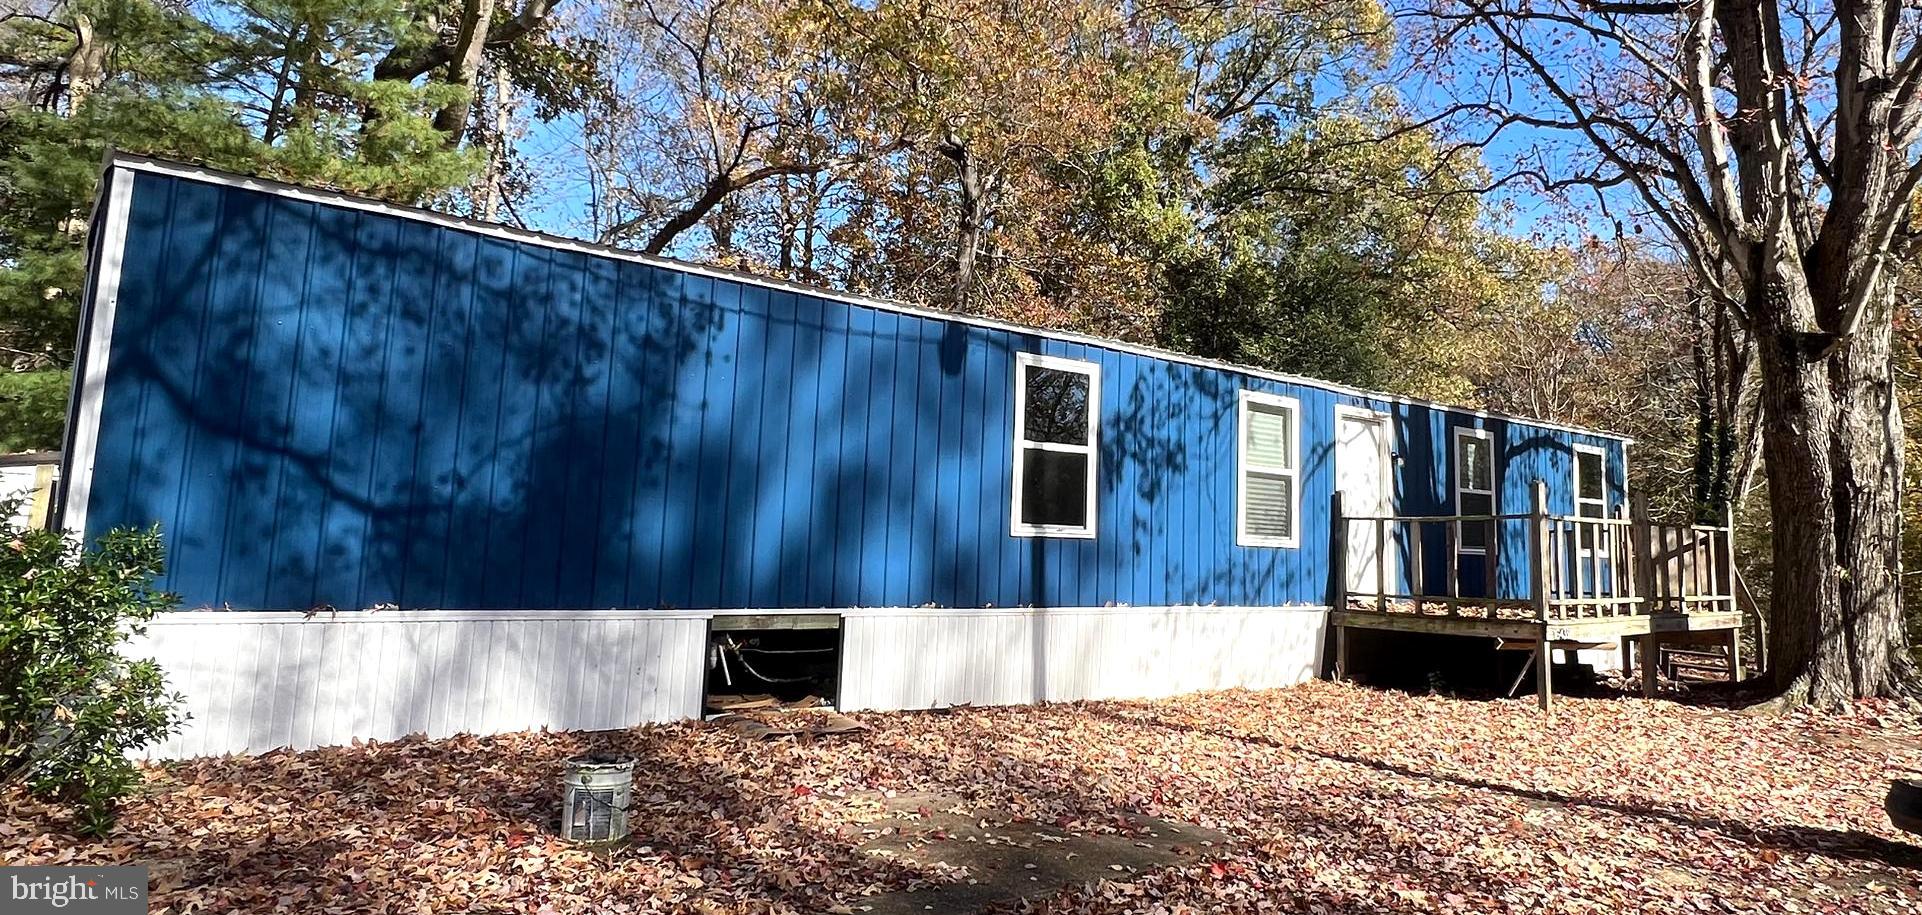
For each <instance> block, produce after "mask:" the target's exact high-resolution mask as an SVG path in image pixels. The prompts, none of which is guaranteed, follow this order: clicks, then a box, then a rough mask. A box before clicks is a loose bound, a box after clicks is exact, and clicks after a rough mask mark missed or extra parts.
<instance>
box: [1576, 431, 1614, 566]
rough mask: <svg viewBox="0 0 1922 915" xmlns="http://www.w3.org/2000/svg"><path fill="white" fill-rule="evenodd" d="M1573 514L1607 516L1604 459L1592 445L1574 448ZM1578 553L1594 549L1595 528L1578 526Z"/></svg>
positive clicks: (1606, 485)
mask: <svg viewBox="0 0 1922 915" xmlns="http://www.w3.org/2000/svg"><path fill="white" fill-rule="evenodd" d="M1575 514H1576V516H1578V517H1582V518H1606V517H1608V456H1607V455H1606V454H1604V453H1603V452H1602V449H1600V448H1596V447H1594V446H1592V445H1576V446H1575ZM1581 548H1582V551H1583V552H1588V551H1591V550H1593V549H1595V529H1594V526H1592V525H1583V527H1582V546H1581Z"/></svg>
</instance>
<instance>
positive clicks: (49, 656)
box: [0, 506, 183, 835]
mask: <svg viewBox="0 0 1922 915" xmlns="http://www.w3.org/2000/svg"><path fill="white" fill-rule="evenodd" d="M10 514H11V509H10V507H7V506H0V518H5V517H7V516H9V515H10ZM163 556H164V550H163V548H162V546H161V542H160V532H159V530H158V529H157V528H156V529H151V530H144V531H141V530H116V531H112V532H110V533H108V534H107V535H106V536H104V537H101V538H100V541H99V544H98V545H97V546H94V547H87V548H82V547H81V546H79V545H78V544H76V543H74V542H73V541H72V540H71V539H69V538H67V537H64V536H62V535H60V534H57V533H53V532H50V531H38V530H18V529H14V528H12V526H11V525H10V524H9V523H7V522H4V521H0V783H13V782H23V783H24V784H25V785H26V787H27V789H28V790H29V791H32V792H33V793H35V794H37V795H40V796H42V797H46V798H49V799H52V800H54V801H57V802H62V803H70V804H72V805H74V808H75V815H76V822H77V823H78V825H79V828H80V830H81V831H82V832H85V833H90V834H94V835H99V834H102V833H104V832H106V830H107V829H108V828H109V827H110V826H112V825H113V815H114V811H115V809H116V807H117V806H118V804H119V801H120V800H121V799H122V798H123V797H125V796H126V795H127V794H128V793H129V792H131V791H132V790H133V789H134V788H135V787H137V786H138V785H139V783H140V772H139V770H138V769H137V768H136V767H135V766H134V764H133V762H132V761H131V760H130V759H129V758H128V754H129V753H130V752H131V751H133V750H137V749H139V748H141V747H143V746H146V745H147V744H149V743H152V742H153V741H156V740H159V739H161V738H164V737H166V736H167V735H169V734H172V733H173V732H174V731H175V730H177V729H178V728H179V727H180V723H181V721H182V720H183V715H182V714H181V713H180V712H179V711H178V707H179V704H180V697H179V696H177V695H169V694H168V693H167V692H166V684H165V682H164V680H163V679H162V677H161V673H160V668H159V667H158V666H157V665H155V664H154V663H153V662H152V661H130V660H128V659H127V658H126V657H125V656H124V655H122V653H121V648H122V646H123V645H124V643H125V642H126V641H127V639H128V638H129V637H130V636H133V635H137V634H139V633H141V632H142V631H143V624H145V623H146V622H147V621H148V620H151V619H152V618H153V616H154V614H156V613H160V612H163V611H166V610H169V609H172V607H173V606H174V605H175V604H176V602H177V599H176V598H175V597H174V596H173V595H171V594H168V593H166V592H163V591H160V590H158V589H157V588H156V587H155V586H154V578H155V576H156V575H158V574H159V573H160V572H161V570H162V568H163V563H164V559H163Z"/></svg>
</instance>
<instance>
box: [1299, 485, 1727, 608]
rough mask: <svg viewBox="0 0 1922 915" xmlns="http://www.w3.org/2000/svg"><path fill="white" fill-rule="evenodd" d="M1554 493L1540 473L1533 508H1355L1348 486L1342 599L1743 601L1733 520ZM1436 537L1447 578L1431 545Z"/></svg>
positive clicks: (1476, 604)
mask: <svg viewBox="0 0 1922 915" xmlns="http://www.w3.org/2000/svg"><path fill="white" fill-rule="evenodd" d="M1547 501H1548V492H1547V486H1546V485H1545V484H1542V483H1540V482H1537V483H1536V484H1535V491H1534V503H1535V504H1534V507H1533V510H1531V511H1530V512H1529V513H1528V514H1508V515H1395V516H1385V517H1365V516H1364V517H1355V516H1348V515H1344V514H1343V513H1342V510H1341V497H1340V494H1336V496H1335V503H1334V522H1335V523H1334V526H1333V531H1334V536H1333V542H1332V543H1331V544H1330V550H1331V552H1330V557H1331V562H1330V566H1331V575H1332V582H1331V586H1332V587H1331V590H1332V591H1334V592H1335V594H1336V596H1337V598H1338V599H1339V601H1340V603H1339V604H1338V606H1343V607H1346V608H1348V609H1354V610H1372V611H1375V612H1379V613H1411V614H1421V615H1426V616H1442V617H1472V618H1480V619H1504V620H1520V621H1532V622H1563V621H1569V620H1582V619H1603V618H1615V617H1627V616H1637V615H1643V614H1652V613H1695V612H1703V611H1735V610H1737V609H1738V608H1737V606H1736V602H1735V572H1734V556H1733V553H1732V551H1731V548H1730V544H1731V528H1730V526H1729V524H1728V523H1727V522H1726V521H1724V523H1722V524H1719V525H1704V524H1659V523H1655V522H1653V521H1651V520H1649V518H1648V512H1647V508H1646V505H1645V503H1644V502H1643V501H1642V500H1641V499H1640V497H1637V498H1635V499H1634V500H1632V502H1631V505H1632V507H1631V509H1630V511H1629V512H1628V513H1626V514H1625V515H1624V514H1622V513H1620V512H1618V513H1617V515H1616V516H1615V517H1602V518H1597V517H1587V516H1574V515H1551V514H1549V513H1548V511H1547ZM1477 527H1479V528H1480V529H1481V534H1480V535H1479V536H1477V537H1475V538H1473V539H1474V540H1478V541H1479V542H1480V543H1481V544H1482V545H1483V548H1482V549H1481V551H1480V552H1475V551H1472V550H1471V551H1468V552H1464V551H1463V550H1462V549H1460V548H1458V547H1459V545H1460V544H1462V543H1463V542H1464V540H1463V538H1462V532H1463V531H1464V530H1474V529H1475V528H1477ZM1438 530H1439V531H1440V534H1439V535H1437V534H1436V533H1435V532H1436V531H1438ZM1436 541H1439V547H1440V549H1441V550H1442V561H1441V563H1440V571H1441V574H1440V575H1439V578H1440V580H1439V581H1436V580H1435V579H1436V578H1437V577H1438V576H1436V575H1435V574H1432V572H1433V569H1432V568H1431V564H1430V562H1429V561H1428V556H1427V555H1426V554H1427V551H1428V550H1430V549H1432V548H1434V547H1435V546H1436V545H1437V544H1436ZM1517 553H1519V554H1520V555H1521V556H1523V557H1526V559H1527V561H1525V562H1522V563H1520V564H1519V566H1517V564H1515V563H1512V562H1510V561H1509V560H1510V558H1511V557H1512V556H1514V555H1515V554H1517ZM1357 560H1359V566H1358V565H1356V562H1357ZM1465 573H1467V574H1465ZM1467 579H1472V580H1473V584H1472V586H1465V584H1464V582H1465V580H1467Z"/></svg>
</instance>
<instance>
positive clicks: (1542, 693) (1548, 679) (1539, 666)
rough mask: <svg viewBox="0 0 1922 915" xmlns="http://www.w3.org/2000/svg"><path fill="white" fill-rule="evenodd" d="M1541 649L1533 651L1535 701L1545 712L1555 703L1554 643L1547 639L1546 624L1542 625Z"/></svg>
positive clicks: (1538, 643)
mask: <svg viewBox="0 0 1922 915" xmlns="http://www.w3.org/2000/svg"><path fill="white" fill-rule="evenodd" d="M1536 644H1537V645H1538V646H1540V648H1541V650H1540V651H1537V652H1535V701H1536V702H1538V703H1540V705H1541V707H1542V711H1544V712H1546V711H1548V710H1549V708H1550V707H1552V706H1553V705H1554V704H1555V687H1554V685H1553V681H1554V670H1555V643H1553V642H1550V641H1549V640H1548V626H1546V625H1544V626H1542V636H1541V641H1539V642H1537V643H1536Z"/></svg>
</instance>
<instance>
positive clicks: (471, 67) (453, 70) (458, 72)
mask: <svg viewBox="0 0 1922 915" xmlns="http://www.w3.org/2000/svg"><path fill="white" fill-rule="evenodd" d="M493 24H494V0H466V2H465V3H463V4H462V5H461V18H460V34H459V37H458V38H456V39H455V41H454V48H453V54H452V56H451V57H450V58H449V60H448V61H447V75H446V77H445V78H444V79H442V80H441V81H442V82H444V83H446V84H447V85H450V86H458V87H460V89H461V90H462V91H461V96H460V98H458V99H456V100H455V101H453V102H450V103H448V105H447V107H445V108H442V109H441V110H440V111H438V112H435V114H434V129H436V130H439V131H440V132H441V133H442V134H443V135H445V136H446V138H447V146H448V147H449V148H453V147H456V146H459V145H460V138H461V134H462V133H463V132H465V131H466V130H467V113H468V112H469V111H471V110H473V107H474V80H475V77H476V76H478V75H479V74H480V64H481V54H482V52H484V51H486V50H487V32H488V29H490V28H491V27H492V26H493Z"/></svg>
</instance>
